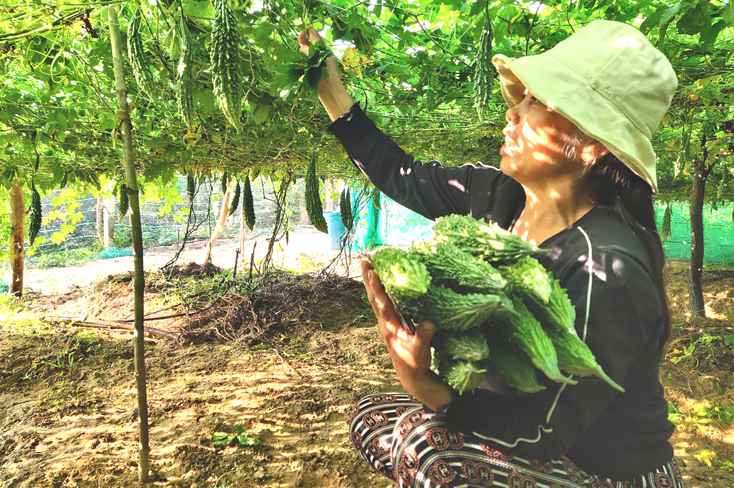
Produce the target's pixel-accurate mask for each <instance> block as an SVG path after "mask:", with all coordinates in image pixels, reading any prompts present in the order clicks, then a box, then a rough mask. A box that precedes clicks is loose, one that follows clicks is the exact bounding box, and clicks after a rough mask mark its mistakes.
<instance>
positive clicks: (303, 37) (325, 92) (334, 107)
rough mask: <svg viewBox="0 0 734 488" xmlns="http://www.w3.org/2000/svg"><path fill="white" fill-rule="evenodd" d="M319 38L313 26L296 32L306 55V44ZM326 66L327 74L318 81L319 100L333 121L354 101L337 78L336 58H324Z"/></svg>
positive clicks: (302, 50)
mask: <svg viewBox="0 0 734 488" xmlns="http://www.w3.org/2000/svg"><path fill="white" fill-rule="evenodd" d="M321 39H323V37H321V35H320V34H319V33H318V32H316V29H314V28H313V27H308V28H307V30H306V31H301V32H300V33H299V34H298V44H299V45H300V47H301V52H302V53H303V54H306V55H308V45H309V44H310V43H311V42H316V41H320V40H321ZM326 68H327V69H328V71H329V76H327V77H326V78H323V79H322V80H321V81H320V82H319V100H321V104H322V105H323V106H324V108H325V109H326V112H327V113H328V114H329V117H330V118H331V120H332V122H333V121H335V120H336V119H338V118H339V117H341V116H342V115H344V114H345V113H346V112H347V110H349V109H350V108H351V107H352V105H354V101H353V100H352V97H351V96H350V95H349V93H348V92H347V89H346V88H345V87H344V84H343V83H342V81H341V79H340V78H339V72H338V71H337V69H336V59H335V58H334V57H333V56H332V57H329V58H326Z"/></svg>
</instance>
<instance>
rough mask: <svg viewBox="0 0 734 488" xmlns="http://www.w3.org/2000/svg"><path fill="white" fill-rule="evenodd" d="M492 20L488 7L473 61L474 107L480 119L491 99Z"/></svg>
mask: <svg viewBox="0 0 734 488" xmlns="http://www.w3.org/2000/svg"><path fill="white" fill-rule="evenodd" d="M493 75H494V73H493V71H492V22H490V20H489V9H486V10H485V12H484V27H483V28H482V35H481V36H480V38H479V46H478V47H477V59H476V60H475V61H474V108H476V109H477V114H479V118H480V119H481V118H482V117H483V116H484V112H485V111H486V110H487V107H488V106H489V102H490V100H491V99H492V81H493Z"/></svg>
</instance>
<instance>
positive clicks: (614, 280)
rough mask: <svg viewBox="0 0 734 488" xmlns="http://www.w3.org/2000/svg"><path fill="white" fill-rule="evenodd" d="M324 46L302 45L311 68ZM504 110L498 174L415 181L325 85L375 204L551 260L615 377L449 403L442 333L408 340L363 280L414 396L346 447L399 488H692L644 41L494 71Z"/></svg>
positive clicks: (619, 38)
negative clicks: (463, 219)
mask: <svg viewBox="0 0 734 488" xmlns="http://www.w3.org/2000/svg"><path fill="white" fill-rule="evenodd" d="M308 37H310V39H311V40H315V39H318V38H319V37H318V34H317V33H316V32H315V31H313V30H310V31H309V34H308V36H307V35H306V33H301V35H300V36H299V42H300V44H301V46H302V49H303V50H304V51H305V49H307V45H308V41H309V39H308ZM493 63H494V65H495V67H496V68H497V71H498V73H499V78H500V83H501V88H502V93H503V96H504V98H505V100H506V101H507V103H508V105H509V107H510V108H509V109H508V110H507V113H506V119H507V125H506V126H505V128H504V131H503V132H504V134H505V145H504V146H503V147H502V149H501V155H502V161H501V164H500V168H499V170H498V169H497V168H491V167H487V166H482V165H477V166H471V165H466V166H462V167H458V168H444V167H442V166H441V165H440V164H439V163H438V162H435V161H432V162H430V163H427V164H423V163H421V162H420V161H416V160H414V159H413V158H412V157H411V156H409V155H407V154H405V153H404V152H403V151H402V150H401V149H400V148H399V147H398V146H397V145H396V144H395V143H394V142H393V141H392V140H390V139H389V138H388V137H387V136H385V135H384V134H382V133H381V132H380V131H379V130H378V129H377V128H376V127H375V126H374V124H373V123H372V122H371V121H370V120H369V118H367V116H366V115H365V114H364V112H362V111H361V110H360V109H359V106H358V105H357V104H354V103H353V101H352V99H351V98H350V96H349V94H348V93H347V91H346V90H345V88H344V86H343V85H342V83H341V82H340V81H339V79H338V74H337V72H336V70H335V62H334V60H333V58H332V59H330V60H328V61H327V65H328V68H329V73H330V75H329V76H328V77H327V78H324V79H323V80H322V81H321V82H320V84H319V98H320V100H321V102H322V103H323V105H324V107H325V108H326V110H327V112H328V113H329V115H330V117H331V119H332V121H334V123H333V124H332V126H331V127H330V129H329V130H330V131H331V132H332V133H334V134H335V135H336V137H337V138H338V139H339V140H340V142H341V143H342V144H343V145H344V147H345V148H346V150H347V152H348V153H349V155H350V157H351V158H352V160H353V161H354V163H355V164H356V165H357V166H358V167H359V168H360V169H361V170H362V171H363V172H364V174H365V175H366V176H367V177H368V178H369V179H370V180H371V181H372V182H373V183H374V184H375V186H376V187H377V188H379V189H380V190H382V191H383V192H384V193H386V194H387V195H389V196H390V197H391V198H393V199H394V200H396V201H398V202H399V203H401V204H403V205H405V206H407V207H408V208H411V209H412V210H414V211H416V212H418V213H421V214H422V215H424V216H426V217H428V218H432V219H433V218H436V217H439V216H442V215H447V214H454V213H461V214H469V215H472V216H473V217H475V218H478V219H485V220H492V221H495V222H497V223H499V225H501V226H502V227H504V228H506V229H509V230H511V232H513V233H515V234H516V235H518V236H520V237H522V238H523V239H525V240H526V241H528V242H531V243H534V244H536V245H538V246H540V247H542V248H548V249H552V251H551V252H550V253H548V254H544V255H539V256H537V259H538V260H539V261H540V262H541V264H543V266H545V267H546V268H547V269H548V270H550V271H552V272H553V275H554V277H555V278H557V279H558V280H559V281H560V283H561V286H562V287H563V288H565V289H566V290H567V291H568V294H569V297H570V298H571V300H572V302H573V304H574V307H575V309H576V316H577V320H576V329H577V332H578V334H579V336H580V337H581V338H582V340H584V341H585V342H586V343H587V344H588V345H589V347H590V348H591V350H592V351H593V352H594V354H595V356H596V359H597V362H598V363H599V364H600V365H601V366H602V368H603V369H604V370H605V372H606V373H607V374H608V375H609V376H610V377H611V378H612V379H613V380H614V381H615V382H617V383H618V384H621V385H622V387H623V388H624V389H625V393H620V392H618V391H616V390H614V389H613V388H612V387H611V386H609V385H608V384H606V383H605V382H604V381H602V380H600V379H599V378H595V377H585V378H576V379H577V380H578V384H576V385H566V384H563V385H561V384H559V383H554V382H552V381H548V380H547V379H545V378H540V376H542V375H539V380H540V381H543V382H544V386H545V387H546V389H545V390H543V391H541V392H538V393H532V394H523V393H521V392H518V391H509V392H508V391H500V390H498V389H496V388H493V387H492V384H491V383H489V382H488V383H487V384H486V385H484V386H485V387H484V388H481V387H480V389H478V390H477V391H476V392H475V394H464V395H457V394H455V393H452V391H451V390H450V389H449V388H448V387H447V386H446V385H444V384H442V383H441V382H440V381H439V380H438V379H437V377H436V376H435V375H434V374H433V373H432V372H431V371H430V370H429V365H430V342H431V339H432V337H433V333H434V332H435V329H436V328H435V325H434V324H432V323H429V322H424V323H422V324H420V325H419V327H418V328H417V330H416V333H415V334H414V335H409V334H407V333H406V332H405V331H404V330H403V329H402V328H401V327H400V325H399V322H398V320H397V319H396V316H395V311H394V309H393V308H392V305H391V302H390V300H389V299H388V297H387V295H386V293H385V291H384V289H383V287H382V285H381V283H380V281H379V279H378V278H377V276H376V275H375V273H374V271H372V269H371V267H370V265H369V264H368V263H363V266H362V270H363V277H364V281H365V285H366V289H367V295H368V297H369V300H370V303H371V304H372V307H373V309H374V311H375V314H376V316H377V318H378V322H379V327H380V330H381V332H382V335H383V337H384V339H385V342H386V345H387V348H388V351H389V352H390V357H391V359H392V362H393V365H394V367H395V370H396V373H397V375H398V378H399V379H400V382H401V384H402V385H403V387H404V388H405V390H406V391H407V393H405V394H398V393H395V394H382V395H374V396H371V397H368V398H365V399H363V400H361V401H360V403H359V405H358V406H357V407H356V409H355V411H354V412H353V414H352V418H351V425H350V432H351V434H352V441H353V442H354V444H355V447H356V448H357V449H358V450H359V451H360V453H361V454H362V456H363V457H364V458H365V459H366V460H367V461H368V462H369V463H370V465H371V466H372V467H373V468H375V469H376V470H378V471H379V472H381V473H383V474H385V475H386V476H388V477H390V478H391V479H394V480H396V481H397V482H398V483H399V484H400V486H421V487H435V486H495V485H501V486H505V485H507V486H511V487H516V486H517V487H528V488H530V487H579V486H584V487H599V486H603V487H615V488H616V487H620V488H621V487H637V486H639V487H642V486H646V487H647V486H652V487H682V486H683V485H682V481H681V475H680V470H679V469H678V466H677V465H676V463H675V459H674V457H673V450H672V447H671V445H670V443H669V437H670V435H671V433H672V431H673V426H672V424H671V423H670V422H669V421H668V419H667V404H666V401H665V399H664V396H663V388H662V386H661V385H660V382H659V378H658V374H659V371H658V362H659V359H660V356H661V351H662V348H663V346H664V344H665V341H666V339H667V336H668V331H669V327H670V317H669V312H668V307H667V302H666V296H665V290H664V287H663V278H662V268H663V265H664V253H663V249H662V245H661V242H660V238H659V236H658V233H657V229H656V225H655V215H654V211H653V206H652V194H653V192H654V191H655V189H656V177H655V153H654V151H653V149H652V145H651V142H650V141H651V137H652V133H653V132H654V131H655V130H656V128H657V125H658V124H659V123H660V121H661V119H662V117H663V115H664V114H665V112H666V111H667V109H668V107H669V105H670V101H671V99H672V97H673V94H674V92H675V89H676V86H677V81H676V76H675V73H674V72H673V70H672V67H671V66H670V63H669V62H668V61H667V59H665V57H664V56H663V55H662V54H661V53H660V52H658V51H657V50H656V49H655V48H654V47H653V46H652V45H651V44H650V43H649V42H648V41H647V39H646V38H645V37H644V36H643V35H642V34H641V33H640V32H639V31H638V30H637V29H635V28H634V27H632V26H629V25H627V24H622V23H618V22H609V21H597V22H593V23H591V24H589V25H588V26H586V27H584V28H583V29H580V30H579V31H578V32H577V33H575V34H574V35H573V36H571V37H570V38H568V39H566V40H565V41H563V42H561V43H560V44H558V45H557V46H556V47H554V48H553V49H551V50H549V51H547V52H546V53H543V54H541V55H537V56H530V57H525V58H520V59H517V60H510V59H508V58H506V57H504V56H502V55H497V56H495V57H494V59H493Z"/></svg>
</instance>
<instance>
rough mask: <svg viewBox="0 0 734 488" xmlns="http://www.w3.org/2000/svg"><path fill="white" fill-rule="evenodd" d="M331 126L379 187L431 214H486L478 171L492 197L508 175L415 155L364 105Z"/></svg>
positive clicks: (400, 200)
mask: <svg viewBox="0 0 734 488" xmlns="http://www.w3.org/2000/svg"><path fill="white" fill-rule="evenodd" d="M329 131H330V132H332V133H333V134H334V135H335V136H336V137H337V139H339V141H340V142H341V143H342V145H343V146H344V148H345V149H346V151H347V154H349V157H350V158H351V159H352V161H353V162H354V164H355V165H356V166H357V168H359V170H360V171H362V173H364V175H365V176H366V177H367V179H369V180H370V181H371V182H372V184H374V185H375V187H376V188H378V189H379V190H380V191H382V192H383V193H384V194H385V195H387V196H388V197H390V198H392V199H393V200H394V201H396V202H397V203H399V204H401V205H403V206H404V207H407V208H409V209H411V210H413V211H414V212H417V213H419V214H421V215H423V216H424V217H426V218H428V219H432V220H433V219H436V218H437V217H441V216H444V215H450V214H456V213H458V214H465V215H474V216H475V217H476V218H480V217H484V215H475V214H476V212H475V211H474V209H473V208H472V195H471V186H472V183H473V181H474V180H475V179H476V178H475V173H477V172H478V171H479V172H481V173H482V175H481V188H482V190H483V191H484V194H485V195H489V196H488V197H485V198H487V200H488V201H490V200H492V197H493V196H495V195H496V194H497V193H498V192H497V191H496V190H497V189H498V187H499V186H501V184H502V182H503V181H504V180H505V178H503V176H504V175H502V173H500V172H499V171H497V170H495V169H493V170H492V171H483V169H486V168H488V167H483V168H481V169H480V168H477V167H476V166H473V165H464V166H459V167H444V166H442V165H441V164H440V163H439V162H438V161H430V162H428V163H423V162H421V161H419V160H417V159H415V158H414V157H413V156H411V155H409V154H407V153H406V152H405V151H404V150H403V149H401V148H400V146H398V145H397V144H396V143H395V142H394V141H393V140H392V139H391V138H390V137H388V136H387V135H385V134H384V133H383V132H382V131H380V130H379V129H378V128H377V127H376V126H375V124H374V123H373V122H372V120H370V118H369V117H367V115H366V114H365V113H364V112H363V111H362V110H361V109H360V108H359V105H358V104H355V105H354V106H353V107H352V108H351V109H350V110H349V111H348V112H347V113H346V114H345V115H344V116H342V117H341V118H339V119H337V120H336V121H335V122H334V123H333V124H332V125H331V126H330V127H329ZM485 215H486V212H485Z"/></svg>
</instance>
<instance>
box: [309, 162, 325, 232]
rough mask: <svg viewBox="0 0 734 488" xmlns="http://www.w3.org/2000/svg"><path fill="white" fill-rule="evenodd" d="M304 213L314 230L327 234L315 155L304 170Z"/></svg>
mask: <svg viewBox="0 0 734 488" xmlns="http://www.w3.org/2000/svg"><path fill="white" fill-rule="evenodd" d="M305 200H306V213H307V214H308V218H309V220H310V221H311V224H313V226H314V227H316V230H318V231H320V232H324V233H327V234H328V233H329V226H328V225H327V223H326V219H325V218H324V207H323V205H322V204H321V197H320V196H319V180H318V178H317V177H316V155H315V154H314V155H313V156H312V157H311V163H310V164H309V165H308V170H306V195H305Z"/></svg>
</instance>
